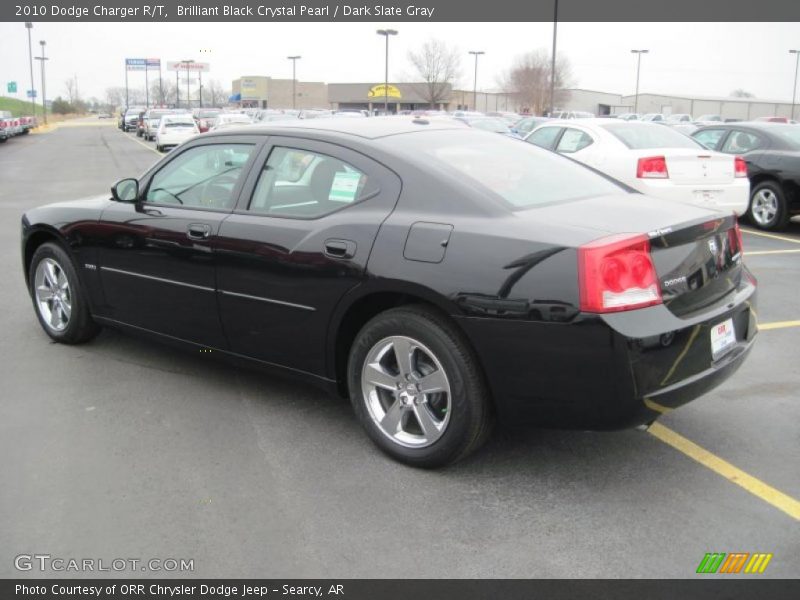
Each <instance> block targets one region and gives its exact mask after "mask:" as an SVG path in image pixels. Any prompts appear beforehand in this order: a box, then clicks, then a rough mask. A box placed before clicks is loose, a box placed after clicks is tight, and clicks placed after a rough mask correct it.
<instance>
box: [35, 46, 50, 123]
mask: <svg viewBox="0 0 800 600" xmlns="http://www.w3.org/2000/svg"><path fill="white" fill-rule="evenodd" d="M39 44H40V45H41V47H42V55H41V56H36V57H35V58H36V60H40V61H42V114H43V115H44V124H45V125H47V91H46V88H45V85H44V61H46V60H50V59H49V58H47V57H46V56H45V55H44V47H45V46H46V45H47V42H45V41H44V40H41V41H40V42H39Z"/></svg>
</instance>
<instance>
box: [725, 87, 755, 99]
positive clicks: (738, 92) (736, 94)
mask: <svg viewBox="0 0 800 600" xmlns="http://www.w3.org/2000/svg"><path fill="white" fill-rule="evenodd" d="M730 95H731V97H732V98H755V97H756V96H755V94H751V93H750V92H748V91H747V90H743V89H742V88H737V89H735V90H733V91H732V92H731V94H730Z"/></svg>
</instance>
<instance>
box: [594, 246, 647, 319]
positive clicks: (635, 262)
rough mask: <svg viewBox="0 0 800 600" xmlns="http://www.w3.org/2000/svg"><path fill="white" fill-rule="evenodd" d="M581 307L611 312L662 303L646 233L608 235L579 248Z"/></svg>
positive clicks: (596, 311) (600, 311)
mask: <svg viewBox="0 0 800 600" xmlns="http://www.w3.org/2000/svg"><path fill="white" fill-rule="evenodd" d="M578 279H579V287H580V297H581V298H580V299H581V310H582V311H584V312H593V313H608V312H616V311H621V310H631V309H634V308H642V307H645V306H652V305H654V304H661V290H660V289H659V285H658V277H657V276H656V269H655V267H654V266H653V260H652V259H651V257H650V240H649V239H648V238H647V236H645V235H636V236H633V237H631V236H630V235H628V234H622V235H615V236H610V237H605V238H602V239H599V240H595V241H594V242H590V243H588V244H586V245H584V246H581V247H580V248H578Z"/></svg>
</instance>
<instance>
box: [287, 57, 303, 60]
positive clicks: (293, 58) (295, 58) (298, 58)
mask: <svg viewBox="0 0 800 600" xmlns="http://www.w3.org/2000/svg"><path fill="white" fill-rule="evenodd" d="M286 58H287V59H289V60H300V59H301V58H303V57H302V56H287V57H286Z"/></svg>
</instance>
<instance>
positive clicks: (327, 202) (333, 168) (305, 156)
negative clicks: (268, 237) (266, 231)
mask: <svg viewBox="0 0 800 600" xmlns="http://www.w3.org/2000/svg"><path fill="white" fill-rule="evenodd" d="M372 191H375V186H374V185H373V184H372V182H371V181H370V180H369V178H368V177H367V175H366V174H365V173H363V172H362V171H360V170H358V169H356V168H355V167H353V166H352V165H349V164H347V163H345V162H344V161H342V160H339V159H338V158H334V157H332V156H327V155H325V154H319V153H317V152H312V151H310V150H300V149H296V148H283V147H276V148H274V149H273V150H272V152H270V155H269V158H268V159H267V162H266V164H265V165H264V168H263V169H262V171H261V175H260V176H259V178H258V183H257V184H256V189H255V191H254V192H253V197H252V199H251V201H250V206H249V209H248V210H250V211H251V212H254V213H259V214H265V215H269V216H274V217H294V218H317V217H321V216H324V215H327V214H330V213H332V212H334V211H336V210H339V209H340V208H343V207H345V206H348V205H350V204H353V203H354V202H357V201H359V200H361V199H363V198H364V197H365V196H367V195H368V194H370V193H371V192H372Z"/></svg>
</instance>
